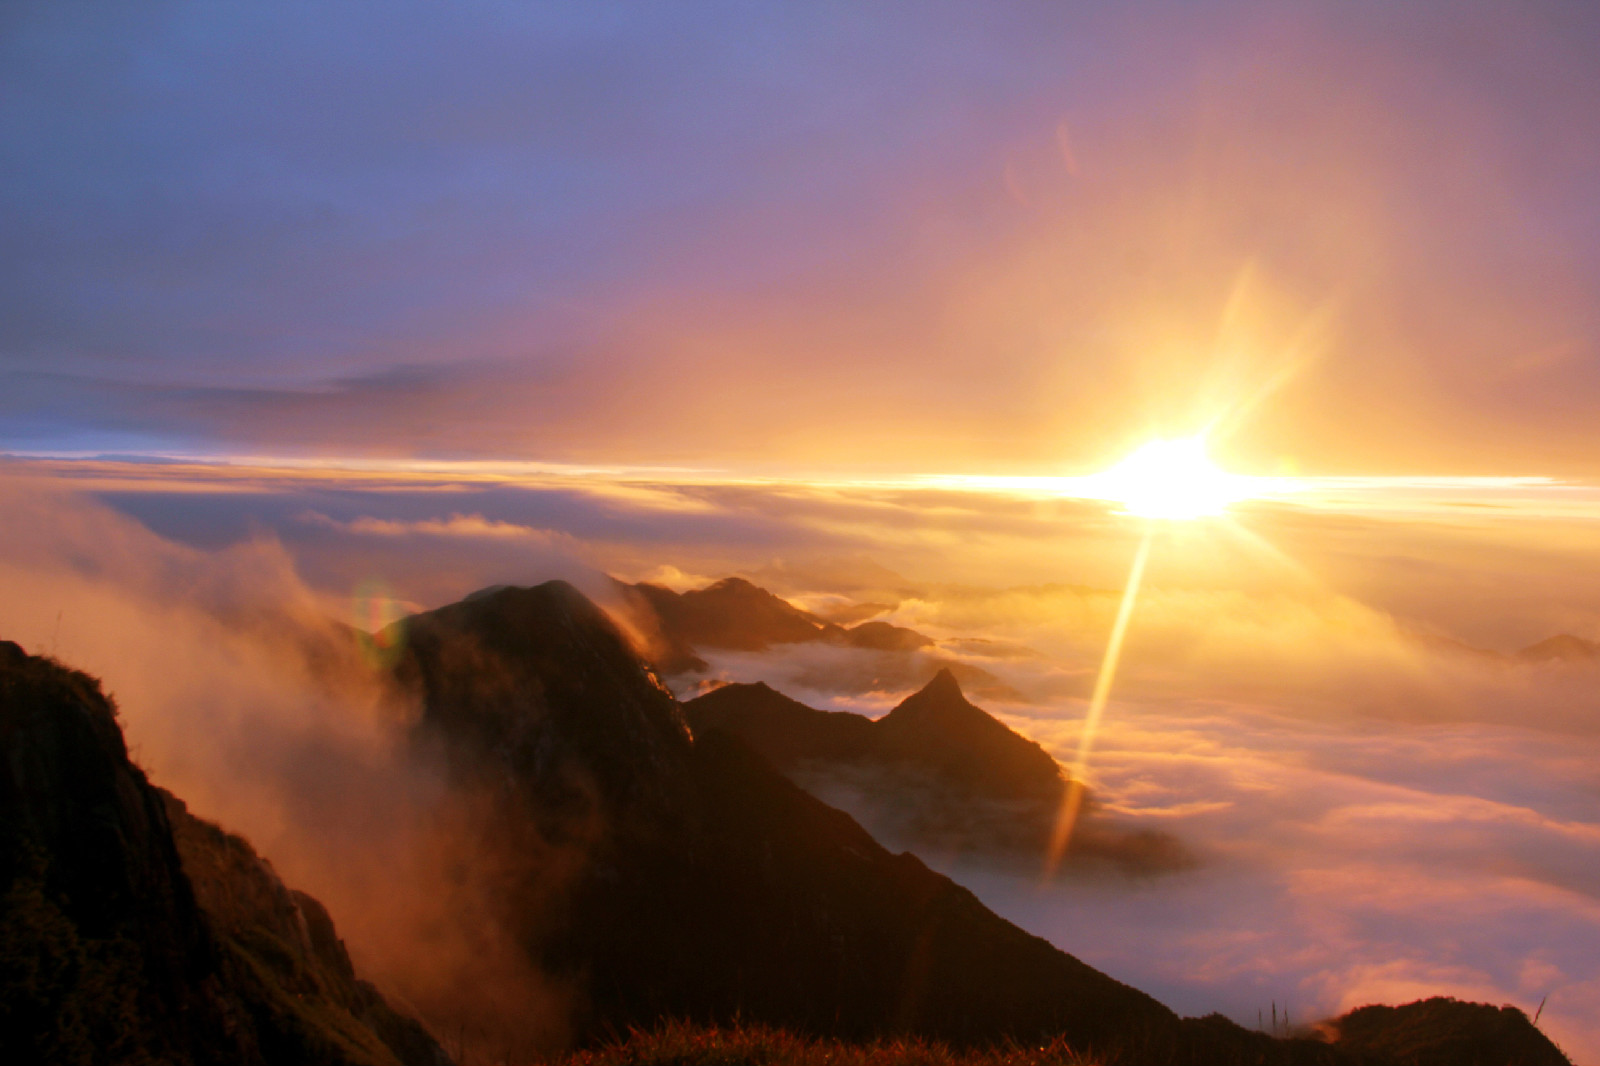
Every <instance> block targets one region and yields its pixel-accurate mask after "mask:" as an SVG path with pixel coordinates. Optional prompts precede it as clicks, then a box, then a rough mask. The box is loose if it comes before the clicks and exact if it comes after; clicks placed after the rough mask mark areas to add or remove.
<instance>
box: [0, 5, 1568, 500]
mask: <svg viewBox="0 0 1600 1066" xmlns="http://www.w3.org/2000/svg"><path fill="white" fill-rule="evenodd" d="M1597 46H1600V15H1597V14H1596V13H1594V12H1592V11H1590V10H1587V9H1585V8H1583V7H1581V6H1578V5H1551V6H1548V7H1541V6H1538V5H1533V4H1522V5H1516V6H1515V8H1513V9H1506V8H1504V7H1499V8H1497V7H1493V6H1490V5H1477V4H1461V3H1448V4H1437V3H1436V4H1427V3H1424V4H1408V5H1390V4H1372V5H1367V4H1353V3H1340V4H1329V5H1284V4H1268V5H1235V4H1221V5H1208V6H1200V5H1153V6H1139V5H1132V6H1130V5H1081V4H1080V5H1069V4H1055V5H1046V4H1018V5H1005V6H995V5H965V6H961V7H955V6H945V5H930V4H920V3H919V4H906V5H892V4H874V5H843V4H836V5H835V4H823V5H801V6H795V5H771V6H768V7H761V6H756V5H748V4H745V5H727V6H715V5H693V6H692V8H690V9H688V10H685V9H683V8H682V7H680V6H671V5H621V6H619V5H602V4H585V5H576V6H574V5H563V6H557V5H545V6H537V5H535V6H523V5H487V4H475V5H450V6H448V7H441V6H438V5H427V4H405V3H384V4H365V5H362V4H348V5H339V6H337V7H335V8H328V7H326V6H322V5H304V6H302V5H295V4H274V5H269V6H266V7H260V8H247V7H242V6H234V5H217V4H150V5H139V6H138V7H137V9H122V10H111V9H106V8H103V7H98V6H90V5H78V4H67V3H48V4H45V3H38V4H35V3H13V4H8V5H7V6H6V8H5V11H4V13H3V14H0V247H3V249H4V255H3V256H0V274H3V276H0V448H4V449H7V450H13V451H54V452H62V451H115V452H171V451H184V452H199V453H206V454H239V453H250V454H260V453H296V454H306V453H310V454H328V455H352V454H363V455H371V454H380V455H391V456H408V455H419V456H456V457H466V456H494V457H515V458H530V459H608V460H617V461H630V462H651V461H674V462H695V463H718V464H724V465H732V466H741V465H757V466H761V465H767V466H771V465H786V464H787V465H791V466H792V465H812V466H818V465H820V466H829V467H837V466H883V467H891V468H900V469H984V470H1008V469H1025V470H1036V469H1048V468H1051V467H1053V466H1059V465H1062V464H1066V465H1069V466H1070V465H1074V464H1078V465H1083V464H1089V465H1093V464H1094V463H1098V462H1101V461H1103V460H1104V459H1105V458H1107V457H1109V456H1111V455H1113V454H1115V453H1116V452H1118V451H1119V450H1121V449H1123V448H1124V447H1125V446H1126V445H1127V444H1128V443H1129V442H1132V441H1136V440H1138V439H1140V438H1141V437H1143V436H1145V435H1148V434H1149V433H1151V432H1158V431H1160V432H1187V431H1192V430H1193V429H1196V428H1198V425H1196V423H1197V422H1202V421H1204V420H1207V419H1208V418H1209V417H1211V416H1212V415H1214V414H1215V413H1217V412H1218V411H1219V410H1221V409H1223V408H1226V407H1229V406H1231V405H1233V404H1236V403H1237V402H1239V401H1240V400H1241V399H1242V398H1243V397H1244V396H1246V395H1249V394H1252V393H1254V392H1256V391H1259V390H1260V389H1261V388H1263V387H1264V386H1265V385H1266V384H1267V383H1269V382H1272V381H1274V380H1275V379H1277V378H1279V377H1280V376H1282V377H1284V379H1285V380H1286V381H1287V384H1285V385H1283V387H1282V388H1281V389H1279V390H1278V391H1276V392H1274V393H1273V394H1272V395H1271V396H1270V397H1269V398H1268V399H1267V400H1266V401H1265V402H1263V403H1262V404H1261V405H1260V406H1259V407H1257V408H1256V409H1255V410H1254V411H1253V413H1252V416H1251V417H1250V418H1249V419H1248V420H1246V421H1245V422H1244V423H1242V424H1241V425H1240V426H1239V427H1238V428H1237V433H1236V434H1235V436H1234V438H1233V439H1232V440H1231V441H1230V442H1227V444H1226V450H1227V452H1228V454H1229V455H1231V456H1232V457H1234V458H1236V459H1238V460H1239V461H1241V462H1243V463H1245V464H1246V465H1255V466H1270V465H1273V464H1276V463H1280V462H1283V461H1289V462H1292V463H1293V464H1294V465H1296V466H1297V467H1299V468H1301V469H1308V470H1314V471H1328V472H1335V471H1361V472H1368V473H1384V472H1391V471H1397V470H1403V471H1406V472H1447V473H1449V472H1460V473H1490V474H1499V473H1551V474H1564V475H1579V476H1582V475H1593V474H1597V473H1600V469H1597V468H1600V456H1597V454H1596V452H1595V450H1594V449H1593V447H1592V442H1591V434H1590V432H1589V425H1590V423H1591V421H1592V416H1593V413H1594V411H1595V410H1596V409H1597V405H1600V357H1597V356H1600V352H1597V350H1596V344H1597V339H1600V323H1597V321H1596V316H1597V315H1600V311H1597V310H1596V309H1597V308H1600V291H1597V290H1600V262H1597V256H1600V240H1597V238H1600V193H1597V192H1596V190H1597V189H1600V165H1597V164H1600V106H1597V105H1600V68H1596V66H1595V64H1594V63H1593V56H1594V55H1595V54H1596V48H1597ZM1241 278H1243V279H1244V280H1243V282H1242V283H1241V281H1240V279H1241ZM1230 293H1242V294H1243V296H1242V297H1241V299H1240V301H1239V302H1238V306H1239V307H1242V308H1243V312H1242V314H1241V315H1240V316H1238V317H1236V319H1235V320H1234V321H1233V323H1232V325H1228V324H1227V323H1226V322H1225V321H1224V319H1225V309H1226V308H1227V306H1228V305H1229V296H1230ZM1219 323H1223V324H1222V325H1219ZM1308 335H1309V336H1310V340H1307V339H1306V337H1307V336H1308ZM1288 369H1293V370H1294V371H1295V372H1294V373H1293V374H1287V373H1281V372H1285V371H1287V370H1288Z"/></svg>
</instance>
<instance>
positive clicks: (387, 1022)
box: [0, 641, 448, 1066]
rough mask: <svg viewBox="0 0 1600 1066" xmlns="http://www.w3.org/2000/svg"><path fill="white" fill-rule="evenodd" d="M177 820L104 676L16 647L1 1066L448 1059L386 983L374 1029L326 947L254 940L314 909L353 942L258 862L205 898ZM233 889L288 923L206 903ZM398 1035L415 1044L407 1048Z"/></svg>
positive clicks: (5, 696)
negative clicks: (131, 740)
mask: <svg viewBox="0 0 1600 1066" xmlns="http://www.w3.org/2000/svg"><path fill="white" fill-rule="evenodd" d="M172 809H173V808H171V807H169V805H168V802H167V801H166V800H165V799H164V798H163V795H162V793H161V792H160V791H159V790H157V789H155V788H154V787H152V786H151V785H150V784H149V782H148V781H147V780H146V779H145V776H144V774H143V773H142V772H141V771H140V770H139V769H138V768H137V767H136V766H134V765H133V764H132V763H131V762H130V761H129V760H128V755H127V749H126V747H125V745H124V743H123V738H122V732H121V729H120V728H119V726H118V724H117V721H116V717H115V711H114V708H113V706H112V704H111V702H110V701H109V700H108V699H107V698H106V697H105V696H104V695H103V694H102V692H101V691H100V686H99V683H98V682H96V681H95V680H94V679H92V678H90V677H88V676H87V675H85V674H82V673H78V672H76V671H73V670H68V669H66V668H65V667H62V666H59V665H57V664H56V663H54V662H51V661H49V660H46V659H41V658H36V657H33V656H29V655H27V654H25V653H24V652H23V651H22V650H21V649H20V648H18V647H17V645H15V644H12V643H10V642H5V641H0V893H3V897H0V1060H4V1061H8V1062H50V1063H144V1062H163V1063H173V1064H189V1063H194V1064H201V1063H221V1062H227V1063H239V1064H246V1066H251V1064H262V1066H265V1064H278V1063H282V1064H285V1066H288V1064H312V1066H346V1064H348V1066H355V1064H372V1066H395V1064H397V1063H399V1062H401V1061H405V1062H408V1063H411V1062H414V1063H419V1064H422V1063H426V1064H429V1066H432V1064H437V1063H444V1062H447V1061H448V1060H447V1059H445V1057H444V1056H443V1053H442V1052H441V1051H439V1049H438V1047H437V1045H436V1044H433V1043H432V1041H431V1039H428V1038H427V1037H426V1034H425V1033H423V1032H422V1031H421V1028H420V1026H417V1025H416V1024H415V1023H414V1022H409V1020H406V1019H401V1018H400V1016H399V1015H396V1014H394V1012H392V1011H390V1010H388V1008H387V1006H386V1005H384V1004H383V1003H382V1000H381V997H378V996H377V994H376V992H374V991H370V987H369V989H368V993H369V994H368V995H367V999H366V1001H365V1008H366V1012H365V1013H366V1018H365V1020H363V1018H358V1017H356V1016H355V1015H354V1014H352V1012H351V1010H350V1009H349V1008H348V1006H347V1005H346V1004H345V1003H342V1002H340V1001H339V996H338V993H339V991H340V988H341V983H340V982H335V981H323V980H319V979H317V974H315V973H314V972H313V971H314V970H315V969H317V968H318V967H315V966H311V965H309V963H310V962H311V958H310V948H311V944H312V943H313V942H312V941H311V940H309V938H307V939H306V941H305V942H304V943H296V944H293V945H289V946H287V948H286V950H282V951H280V950H279V949H280V947H283V945H280V944H268V943H266V942H264V941H262V940H260V939H259V938H258V939H257V940H256V941H254V942H252V943H250V944H243V943H241V942H240V940H239V939H238V937H241V936H245V935H250V934H253V933H254V932H256V931H257V928H256V927H257V925H258V924H259V925H261V926H263V927H266V926H276V927H277V928H280V929H281V928H283V926H284V924H285V922H287V921H288V919H289V916H290V915H291V914H301V915H303V914H306V913H307V912H308V911H311V912H313V913H314V916H315V920H314V922H313V923H312V926H313V928H317V929H320V930H321V933H322V938H323V939H324V940H326V939H329V938H331V939H332V940H333V942H334V943H337V938H336V937H335V936H334V934H333V932H332V925H331V923H330V922H327V920H326V914H325V912H323V911H322V910H321V908H320V907H314V901H311V900H310V899H309V897H298V901H296V900H295V899H293V898H291V897H290V896H289V894H288V892H287V890H285V889H284V888H283V886H282V885H281V883H278V882H277V880H276V877H275V876H273V875H271V874H270V871H268V870H266V868H265V867H260V864H259V861H257V860H254V855H253V853H251V854H250V856H249V857H250V859H251V860H252V861H255V862H256V865H257V866H258V867H260V868H259V869H257V870H256V871H254V872H253V873H250V874H249V875H248V876H246V877H243V878H240V877H238V876H236V875H237V873H238V871H237V869H229V868H227V867H226V864H219V865H218V866H217V867H216V868H215V869H211V870H207V871H204V872H202V873H201V874H200V877H199V883H200V890H199V891H198V892H197V890H196V887H195V882H194V881H193V880H192V879H191V877H190V875H189V874H188V873H187V872H186V871H185V865H184V858H183V857H182V856H181V853H180V848H179V846H178V844H177V843H176V842H175V839H174V831H173V824H172V817H171V814H170V813H169V812H170V811H171V810H172ZM183 817H185V818H187V815H186V814H184V815H183ZM196 824H197V825H198V824H201V823H196ZM207 828H208V829H212V827H207ZM213 831H214V830H213ZM232 839H233V840H234V841H237V838H232ZM237 844H238V845H239V846H242V847H244V849H245V851H248V847H247V846H244V845H243V842H242V841H237ZM213 875H214V876H213ZM229 895H234V896H239V897H241V898H243V897H251V898H259V899H262V900H267V899H271V900H275V901H276V903H275V904H274V905H275V906H278V907H279V908H280V910H281V913H280V915H278V917H277V919H276V920H274V921H273V922H266V923H258V922H257V921H256V920H255V919H254V918H248V920H247V919H246V918H245V917H244V916H248V915H253V914H256V913H257V911H258V910H259V907H257V906H256V905H255V904H254V903H252V904H249V905H245V904H242V903H241V909H240V911H239V913H240V915H241V920H240V921H239V922H238V923H233V924H230V923H227V922H218V921H216V920H214V919H213V916H212V915H211V914H210V913H208V908H207V906H206V900H208V899H214V898H222V897H226V896H229ZM236 934H237V935H236ZM345 962H346V964H347V963H348V959H346V960H345ZM347 976H348V982H346V983H348V985H349V986H351V987H352V988H353V987H354V985H355V981H354V974H353V972H351V973H349V974H348V975H347ZM300 977H303V978H305V980H303V981H295V982H291V981H290V980H289V979H291V978H300ZM286 982H287V983H286ZM385 1028H387V1030H388V1031H389V1032H390V1033H391V1034H392V1035H398V1034H400V1033H401V1032H402V1031H404V1032H405V1033H406V1034H407V1039H406V1041H403V1042H402V1047H401V1048H400V1053H399V1054H397V1053H396V1049H395V1048H392V1047H390V1046H389V1045H388V1044H386V1043H385V1042H384V1039H383V1038H382V1037H381V1036H379V1035H378V1032H379V1030H383V1029H385Z"/></svg>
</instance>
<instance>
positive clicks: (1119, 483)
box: [1084, 437, 1263, 519]
mask: <svg viewBox="0 0 1600 1066" xmlns="http://www.w3.org/2000/svg"><path fill="white" fill-rule="evenodd" d="M1084 480H1085V481H1087V482H1090V483H1092V487H1093V489H1094V490H1095V491H1094V493H1093V495H1095V496H1098V497H1099V498H1101V499H1106V500H1116V501H1117V502H1119V503H1121V504H1122V505H1123V506H1124V507H1125V508H1127V513H1128V514H1132V515H1138V516H1140V517H1142V518H1170V519H1184V518H1202V517H1204V516H1206V515H1218V514H1221V513H1222V512H1224V511H1225V510H1227V508H1228V505H1229V504H1230V503H1234V502H1236V501H1238V500H1243V499H1246V498H1248V497H1250V496H1256V495H1260V493H1261V489H1260V487H1259V486H1258V485H1257V482H1258V481H1261V480H1263V479H1259V478H1253V477H1244V476H1242V475H1239V474H1230V473H1228V472H1227V471H1225V470H1222V469H1220V468H1218V466H1217V465H1216V464H1215V463H1213V462H1212V461H1211V459H1210V457H1209V456H1207V455H1206V442H1205V438H1203V437H1182V438H1180V439H1178V440H1153V441H1151V442H1150V443H1149V444H1146V445H1144V446H1143V447H1141V448H1139V450H1138V451H1136V452H1134V453H1133V454H1132V455H1130V456H1128V457H1127V458H1126V459H1124V460H1123V461H1122V462H1120V463H1118V464H1117V465H1116V466H1114V467H1112V468H1111V469H1110V470H1107V471H1106V472H1105V473H1103V474H1095V475H1092V476H1091V477H1089V478H1085V479H1084Z"/></svg>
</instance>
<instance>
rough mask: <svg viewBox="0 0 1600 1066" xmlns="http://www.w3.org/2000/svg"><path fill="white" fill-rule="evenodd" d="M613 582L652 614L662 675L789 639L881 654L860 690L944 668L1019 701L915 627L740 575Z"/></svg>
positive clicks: (696, 669) (912, 680)
mask: <svg viewBox="0 0 1600 1066" xmlns="http://www.w3.org/2000/svg"><path fill="white" fill-rule="evenodd" d="M617 584H618V587H619V588H620V590H621V591H622V592H623V594H624V595H625V596H627V597H630V598H633V599H634V600H635V602H639V603H642V604H643V605H644V606H645V608H646V609H647V610H648V611H649V612H650V614H651V615H652V616H653V618H654V619H655V626H654V627H653V628H654V636H655V640H654V641H653V642H652V647H650V648H649V649H648V651H647V654H648V655H649V657H650V659H651V661H652V663H653V664H654V666H655V667H656V669H657V670H659V671H660V672H661V673H662V674H663V675H666V676H674V675H678V674H684V673H702V672H704V671H705V670H706V669H708V665H707V663H706V662H705V660H704V659H703V658H701V657H700V655H699V654H698V653H699V652H700V651H703V650H707V649H724V650H729V651H766V650H769V649H771V648H773V647H775V646H780V645H789V644H832V645H836V646H839V647H847V648H858V649H861V650H862V651H870V652H880V653H884V654H882V655H880V656H878V658H877V666H876V668H875V670H873V671H872V673H871V676H870V678H864V683H865V685H866V687H867V688H873V689H878V688H904V687H907V686H910V685H916V684H921V683H922V682H924V681H926V680H927V679H928V678H929V677H931V676H932V675H933V674H934V673H935V672H937V671H939V670H949V671H951V672H952V673H954V674H955V675H956V676H957V677H959V678H960V679H961V680H962V681H963V682H964V683H966V684H968V685H971V686H974V687H975V688H977V689H978V690H980V691H982V692H984V693H985V694H987V695H989V696H992V697H994V698H996V699H1003V700H1010V701H1016V702H1023V701H1024V698H1023V696H1022V695H1021V694H1020V693H1018V692H1016V691H1015V690H1014V689H1012V688H1011V687H1010V686H1008V685H1006V684H1005V683H1004V682H1002V681H1001V680H1000V679H999V678H997V677H995V676H994V675H993V674H992V673H990V672H989V671H987V670H985V669H984V668H983V667H981V666H976V665H974V664H972V663H967V662H961V661H959V660H954V659H948V658H945V657H943V656H940V655H938V654H937V652H936V645H935V643H934V641H933V639H932V638H930V637H927V636H925V635H923V634H921V633H918V632H917V631H916V630H914V629H907V628H905V627H903V626H897V625H892V624H890V623H888V622H881V621H880V622H862V623H860V624H859V625H855V626H852V627H849V628H846V627H844V626H842V625H837V624H835V623H834V622H831V621H828V620H827V619H824V618H822V617H820V616H818V615H815V614H812V613H811V612H809V611H803V610H801V609H800V608H798V607H796V606H794V605H793V604H792V603H789V602H788V601H787V600H785V599H783V598H781V597H779V596H775V595H773V594H772V593H771V592H768V591H767V590H766V589H764V588H761V587H760V586H758V585H754V584H752V583H750V582H749V581H746V580H745V579H744V578H740V577H730V578H724V579H723V580H721V581H718V582H716V583H715V584H712V585H708V586H706V587H705V588H703V589H693V590H691V591H689V592H682V593H680V592H674V591H672V590H671V589H668V588H663V587H661V586H659V585H651V584H646V583H641V584H638V585H627V584H624V583H622V582H618V583H617ZM878 606H881V605H878ZM885 609H887V608H885Z"/></svg>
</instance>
